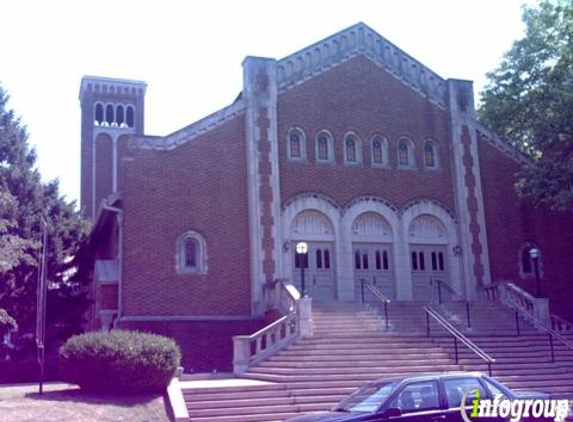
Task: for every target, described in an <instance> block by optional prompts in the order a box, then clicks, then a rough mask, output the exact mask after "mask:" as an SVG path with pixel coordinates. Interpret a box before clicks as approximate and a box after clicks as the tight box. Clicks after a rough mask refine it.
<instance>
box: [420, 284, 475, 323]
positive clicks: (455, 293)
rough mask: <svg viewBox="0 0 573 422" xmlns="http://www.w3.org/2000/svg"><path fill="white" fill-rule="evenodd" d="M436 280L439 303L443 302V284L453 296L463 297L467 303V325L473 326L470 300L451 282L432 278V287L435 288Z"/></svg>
mask: <svg viewBox="0 0 573 422" xmlns="http://www.w3.org/2000/svg"><path fill="white" fill-rule="evenodd" d="M434 282H436V283H437V284H438V303H439V304H442V303H443V302H442V286H444V287H445V288H446V290H447V291H448V292H449V293H450V295H451V296H452V297H455V298H457V299H463V301H464V302H465V304H466V322H467V327H468V329H469V328H472V322H471V317H470V302H469V300H467V299H465V298H464V297H463V296H462V295H461V294H459V293H458V292H457V291H456V290H455V289H454V288H453V287H452V286H451V285H450V284H449V283H447V282H445V281H443V280H440V279H433V278H430V289H432V288H433V285H434Z"/></svg>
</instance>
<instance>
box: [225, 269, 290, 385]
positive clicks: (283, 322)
mask: <svg viewBox="0 0 573 422" xmlns="http://www.w3.org/2000/svg"><path fill="white" fill-rule="evenodd" d="M273 284H274V287H271V286H270V285H269V289H274V291H271V290H269V291H268V292H267V293H266V295H268V296H267V299H268V300H270V301H271V302H269V303H272V302H274V304H275V306H276V309H277V310H279V311H280V310H281V309H285V310H286V315H284V316H283V317H281V318H279V319H277V320H276V321H274V322H272V323H271V324H269V325H267V326H266V327H264V328H262V329H260V330H259V331H257V332H256V333H254V334H251V335H239V336H234V337H233V367H234V372H235V374H241V373H243V372H245V371H247V370H248V369H249V367H250V366H252V365H255V364H256V363H259V362H261V361H263V360H265V359H267V358H269V357H270V356H272V355H273V354H275V353H276V352H278V351H279V350H282V349H284V348H285V347H287V346H288V345H289V344H291V343H292V342H294V341H295V340H297V339H298V338H299V337H300V312H299V311H300V306H299V305H300V302H299V300H300V293H299V292H298V290H297V289H296V287H294V286H293V285H292V284H287V283H285V282H283V281H280V280H279V281H277V282H273ZM271 298H272V299H271ZM268 306H269V304H267V307H268Z"/></svg>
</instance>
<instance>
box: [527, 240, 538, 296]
mask: <svg viewBox="0 0 573 422" xmlns="http://www.w3.org/2000/svg"><path fill="white" fill-rule="evenodd" d="M529 256H530V257H531V259H532V261H533V268H534V269H535V296H536V297H541V284H540V283H539V257H540V256H541V251H540V250H539V249H537V248H531V249H530V250H529Z"/></svg>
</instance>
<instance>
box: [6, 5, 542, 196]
mask: <svg viewBox="0 0 573 422" xmlns="http://www.w3.org/2000/svg"><path fill="white" fill-rule="evenodd" d="M532 1H533V0H431V1H430V0H393V1H389V0H352V1H349V0H345V1H339V0H330V1H322V0H289V1H276V0H242V1H238V0H235V1H233V0H209V1H204V0H187V1H183V0H161V1H152V0H139V1H131V0H95V1H93V0H75V1H68V0H50V1H45V0H19V1H12V0H3V1H2V0H0V13H1V14H0V40H1V41H0V84H2V87H3V88H4V89H5V90H6V91H8V93H9V95H10V97H11V100H10V102H9V104H8V106H9V108H12V109H14V110H15V112H16V114H17V115H18V116H20V117H21V119H22V123H24V124H25V125H26V126H27V129H28V132H29V134H30V143H31V144H32V145H33V146H34V147H35V148H36V151H37V154H38V168H39V170H40V173H41V174H42V177H43V179H44V180H46V181H47V180H52V179H55V178H58V179H59V180H60V187H61V191H62V193H63V194H64V195H65V196H66V197H67V199H68V200H77V199H78V198H79V179H80V107H79V100H78V94H79V87H80V82H81V78H82V76H84V75H95V76H107V77H117V78H125V79H135V80H143V81H146V82H147V84H148V87H147V95H146V103H145V114H146V116H145V132H146V134H149V135H167V134H169V133H172V132H174V131H176V130H178V129H180V128H182V127H184V126H187V125H189V124H191V123H193V122H194V121H196V120H199V119H201V118H202V117H204V116H206V115H208V114H210V113H212V112H214V111H217V110H218V109H220V108H223V107H225V106H227V105H229V104H230V103H231V102H232V101H233V100H234V99H235V97H236V96H237V94H238V93H239V92H240V91H241V88H242V87H241V84H242V68H241V63H242V61H243V59H244V58H245V57H246V56H249V55H250V56H263V57H272V58H276V59H280V58H282V57H285V56H287V55H289V54H292V53H294V52H296V51H298V50H300V49H303V48H304V47H306V46H308V45H310V44H312V43H314V42H316V41H319V40H321V39H323V38H326V37H328V36H330V35H332V34H334V33H336V32H338V31H340V30H342V29H345V28H347V27H349V26H351V25H353V24H355V23H357V22H364V23H365V24H367V25H368V26H370V27H371V28H372V29H373V30H375V31H376V32H378V33H379V34H380V35H382V36H383V37H385V38H386V39H388V40H389V41H390V42H392V43H394V44H395V45H397V46H398V47H399V48H400V49H402V50H403V51H405V52H406V53H408V54H410V55H411V56H413V57H414V58H415V59H417V60H418V61H420V62H421V63H423V64H424V65H426V66H427V67H429V68H430V69H432V70H433V71H434V72H436V73H438V74H439V75H440V76H442V77H443V78H446V79H447V78H456V79H467V80H473V81H474V90H475V92H476V98H477V94H478V93H479V92H480V91H481V90H482V88H483V86H484V84H485V83H486V73H487V72H489V71H492V70H493V69H495V68H496V67H497V65H498V64H499V63H500V61H501V59H502V56H503V53H504V52H506V51H507V50H508V49H509V48H510V47H511V45H512V43H513V41H514V40H516V39H519V38H521V37H522V36H523V31H524V25H523V23H522V21H521V6H522V5H523V3H525V2H527V4H531V3H532Z"/></svg>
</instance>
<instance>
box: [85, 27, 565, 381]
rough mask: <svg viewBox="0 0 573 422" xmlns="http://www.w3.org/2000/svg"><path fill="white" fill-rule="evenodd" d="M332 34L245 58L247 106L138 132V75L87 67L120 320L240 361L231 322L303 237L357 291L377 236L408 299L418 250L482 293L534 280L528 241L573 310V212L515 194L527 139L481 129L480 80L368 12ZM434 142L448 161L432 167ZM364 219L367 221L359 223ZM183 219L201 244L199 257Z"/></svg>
mask: <svg viewBox="0 0 573 422" xmlns="http://www.w3.org/2000/svg"><path fill="white" fill-rule="evenodd" d="M373 40H377V41H376V43H375V42H374V41H373ZM321 43H322V44H320V45H318V44H317V45H315V46H312V47H311V48H309V49H306V50H303V51H302V52H298V53H295V54H294V55H292V56H289V57H287V58H285V59H283V60H280V61H275V60H273V59H263V58H247V59H246V60H245V63H244V64H243V66H244V69H245V84H244V89H243V92H242V94H241V95H240V96H239V97H238V98H237V100H236V101H235V103H233V104H232V105H230V106H229V107H227V108H225V109H222V110H220V111H219V112H217V113H215V114H213V115H211V116H208V117H206V118H205V119H202V120H200V121H199V122H196V123H194V124H192V125H190V126H188V127H185V128H183V129H181V130H179V131H177V132H174V133H173V134H171V135H167V136H165V137H151V136H144V135H143V132H142V130H143V114H142V111H143V93H142V91H137V90H138V89H141V88H140V86H141V83H138V82H131V81H122V80H117V81H116V82H114V80H107V79H101V78H86V80H84V83H83V85H82V89H83V91H82V92H83V93H84V94H83V97H82V111H83V115H82V124H83V130H82V136H83V138H82V142H83V144H82V145H83V146H82V205H83V207H84V208H85V209H86V210H88V211H89V210H90V209H91V207H92V206H94V205H93V203H92V202H91V201H92V199H90V198H92V196H93V197H94V198H95V199H96V204H95V206H97V204H98V203H99V201H100V200H101V199H104V198H106V197H107V199H106V201H104V202H103V203H102V207H101V208H100V214H99V220H97V221H96V226H95V228H94V233H95V234H94V236H95V237H96V238H97V241H96V242H95V243H97V245H99V246H97V247H96V248H95V251H94V256H95V259H96V260H115V262H117V264H118V265H117V268H118V269H119V270H118V271H119V272H118V274H117V275H112V276H110V275H109V274H107V275H106V276H107V277H108V278H109V277H112V280H106V283H108V284H109V283H111V285H107V284H101V285H99V284H98V280H95V281H94V285H96V286H99V287H97V289H95V291H97V292H99V293H98V297H100V299H101V303H100V304H99V308H98V309H101V310H107V311H113V312H114V314H113V317H112V316H110V315H109V313H108V314H106V315H105V318H107V320H106V321H107V326H110V325H111V324H112V323H113V324H115V326H119V327H125V328H135V329H141V330H146V331H155V332H159V333H163V334H166V335H170V336H173V337H174V338H176V339H177V341H178V342H179V344H180V345H181V347H182V349H183V352H184V365H185V366H186V367H187V368H188V369H193V370H194V371H206V370H212V369H218V370H228V369H230V366H231V358H232V349H231V348H232V341H231V337H232V336H233V335H237V334H249V333H252V332H253V331H254V330H256V329H258V328H260V327H261V326H262V325H263V324H264V312H263V311H264V310H265V309H266V308H265V304H264V303H263V301H264V298H263V294H262V291H263V284H264V283H265V282H266V281H270V280H273V279H276V278H287V279H293V278H294V276H293V274H294V273H293V268H292V266H293V261H294V260H293V259H292V258H293V253H294V252H293V243H294V242H296V241H299V240H301V239H307V238H308V239H309V241H314V242H318V244H321V245H323V246H321V247H328V248H330V249H329V251H331V253H332V255H330V256H329V260H331V262H332V265H330V264H329V270H331V272H330V273H329V274H331V275H330V277H332V279H333V280H332V285H333V286H334V287H333V290H332V295H333V298H334V299H337V300H354V299H355V298H354V284H355V280H354V273H353V271H354V270H355V268H354V260H353V254H354V250H355V249H354V248H356V247H357V246H356V245H361V244H363V243H364V242H366V243H367V244H369V245H374V246H372V247H379V246H380V245H382V246H383V247H384V248H386V249H384V250H385V251H386V253H388V255H387V257H389V258H388V260H389V267H390V269H391V272H390V274H391V277H393V278H392V282H393V283H395V285H396V287H397V289H396V290H397V292H398V293H397V299H398V300H412V299H417V297H416V295H417V294H420V293H419V291H422V290H423V289H422V290H420V289H418V290H416V288H415V287H413V286H414V285H415V283H417V282H418V283H420V280H421V283H422V284H421V285H422V287H424V286H425V284H427V283H426V282H427V280H426V279H425V278H424V277H425V276H426V274H422V275H420V272H419V271H418V270H419V268H416V269H415V270H416V271H418V273H416V274H414V273H415V271H414V269H412V268H413V267H412V266H411V263H410V261H409V259H410V256H411V255H410V253H411V252H410V251H411V250H412V251H413V250H414V249H411V248H414V247H418V249H416V250H426V249H427V250H428V251H429V250H430V249H431V248H433V247H435V248H436V249H435V251H439V253H440V254H443V256H444V260H445V262H446V268H442V270H443V271H444V277H448V278H447V279H448V280H449V281H450V282H451V283H452V285H454V286H457V287H459V288H460V291H463V292H465V294H467V296H468V297H469V298H472V299H475V298H477V297H478V296H479V295H478V293H479V290H480V289H481V288H482V287H483V286H484V285H486V284H488V283H489V282H490V281H491V282H498V281H513V282H517V283H518V284H520V285H522V286H524V287H525V288H526V289H528V290H529V291H533V281H532V280H531V277H529V278H528V279H525V280H524V279H522V277H520V272H519V251H520V247H521V246H522V245H523V244H524V243H525V242H532V243H534V244H535V245H537V246H538V247H539V248H540V249H541V250H542V253H543V292H544V293H545V294H546V295H547V296H548V297H550V298H551V307H552V310H553V311H554V312H557V313H560V314H562V315H563V316H567V317H569V318H573V314H571V311H570V310H569V308H568V307H567V297H568V295H570V294H571V288H570V286H569V285H568V279H567V277H568V274H571V273H572V272H573V260H572V259H569V257H570V256H571V254H572V253H573V244H572V242H571V239H570V236H567V235H566V234H567V233H571V232H573V219H572V218H571V216H570V215H565V214H558V213H552V212H549V211H546V210H536V209H534V208H532V207H531V206H530V205H528V204H524V203H522V202H521V201H519V200H518V199H517V197H516V195H515V191H514V187H513V185H514V173H515V172H516V171H517V170H518V168H519V165H520V163H519V157H518V154H516V153H515V151H513V150H512V149H511V147H509V146H507V145H505V144H503V143H500V142H501V141H499V140H497V139H496V140H495V141H494V140H491V139H486V138H487V136H489V135H484V134H482V133H480V132H479V125H477V123H476V122H475V114H474V112H473V107H472V106H470V105H469V104H470V103H469V102H468V101H469V98H470V97H471V95H473V94H472V93H471V92H470V91H471V89H472V88H471V83H469V82H466V81H453V80H448V81H446V80H443V79H441V78H440V77H439V76H438V75H436V74H434V73H433V72H431V71H430V70H429V69H427V68H425V67H424V66H423V65H422V64H421V63H418V62H416V61H415V60H414V59H412V58H411V57H409V56H407V55H406V54H405V53H403V52H401V51H400V50H399V49H397V47H395V46H392V45H391V44H390V43H388V42H387V41H386V40H384V39H383V38H382V37H380V36H379V35H377V34H375V33H374V32H373V31H372V30H370V29H369V28H367V27H366V26H365V25H363V24H359V25H356V26H354V27H352V28H349V29H348V30H346V31H343V32H341V33H340V34H336V35H334V36H333V37H331V38H329V39H326V40H323V41H321ZM90 84H96V85H97V84H103V85H104V86H105V85H106V84H108V85H109V84H111V85H114V84H119V86H120V87H124V88H120V89H119V91H120V92H123V93H124V94H125V95H119V96H118V94H117V90H118V88H116V91H115V93H114V94H113V95H112V94H110V93H109V90H108V91H107V93H108V94H109V98H107V97H106V96H105V95H104V92H103V88H102V89H100V94H98V95H99V96H96V97H97V98H95V97H93V92H94V88H93V87H92V88H91V89H90V88H89V87H90ZM122 84H123V85H122ZM132 86H133V89H134V90H135V91H131V89H132V88H131V87H132ZM138 92H139V94H137V93H138ZM132 94H137V95H132ZM92 97H93V98H92ZM456 99H458V100H456ZM460 99H461V100H460ZM97 101H100V102H102V103H104V104H107V103H109V102H113V101H115V102H118V103H119V102H121V104H136V105H138V107H139V106H140V108H136V127H134V128H126V127H115V126H114V127H109V128H108V129H106V126H105V125H104V126H103V127H101V126H99V127H98V128H97V133H99V135H96V131H95V129H94V127H91V126H90V122H92V120H93V118H92V115H93V114H92V113H93V110H92V109H91V108H90V107H93V106H94V104H96V103H97ZM130 101H131V102H130ZM114 104H115V103H114ZM92 123H93V122H92ZM293 128H298V129H297V130H300V131H301V133H304V135H305V137H306V143H305V144H304V145H305V148H306V150H305V151H304V154H303V159H300V160H293V159H291V158H292V157H289V154H288V152H287V151H288V148H289V144H288V139H287V134H288V133H289V130H291V129H293ZM106 130H107V131H109V133H110V134H109V136H108V135H107V132H106ZM322 130H327V131H328V132H329V133H330V134H332V142H333V144H332V147H333V151H334V159H333V160H332V161H331V162H328V163H324V162H319V160H317V157H316V152H315V151H316V147H315V137H316V135H317V133H319V132H320V131H322ZM347 133H352V134H353V135H354V136H356V137H357V138H358V139H359V147H360V148H361V157H362V159H361V161H360V162H359V163H357V164H352V165H349V164H347V163H345V158H344V136H345V135H346V134H347ZM375 135H379V136H381V137H383V138H384V139H385V140H386V141H387V143H388V149H387V151H386V152H387V154H388V155H387V157H388V162H387V165H385V166H376V165H374V163H372V158H371V157H372V151H371V139H372V137H373V136H375ZM90 137H92V138H93V141H94V142H95V144H90V142H91V139H92V138H90ZM401 137H407V138H409V139H411V141H412V142H413V160H414V164H413V165H411V166H409V168H401V167H400V166H399V164H398V152H399V151H398V147H397V145H398V140H399V139H400V138H401ZM429 139H430V140H432V141H433V142H435V145H437V149H436V150H435V153H434V154H436V156H434V159H436V160H437V162H438V165H437V166H436V167H437V168H431V167H432V166H430V165H427V164H426V155H425V154H427V152H426V150H425V147H424V145H425V141H426V140H429ZM94 145H95V146H94ZM90 151H95V152H96V156H97V157H98V158H97V160H96V166H97V168H96V171H95V172H94V168H93V167H92V163H93V157H92V155H90V154H92V152H90ZM508 151H509V152H508ZM512 151H513V152H512ZM114 162H115V163H116V164H117V167H116V168H115V170H114V167H113V163H114ZM92 175H95V183H93V181H92V179H91V177H92ZM114 184H115V189H114ZM113 190H115V191H116V192H115V193H113V194H112V191H113ZM110 194H112V195H110ZM305 213H306V214H305ZM93 215H94V217H95V216H97V215H98V214H97V213H94V214H93ZM305 215H306V216H307V217H305V218H307V219H306V220H304V221H302V220H300V221H302V223H301V222H300V221H299V220H297V218H298V217H300V216H305ZM363 216H366V217H368V218H370V220H368V221H370V223H369V224H370V226H367V225H365V226H357V224H358V223H359V222H360V217H363ZM297 224H300V225H299V226H297ZM321 224H322V225H321ZM361 227H371V230H373V232H372V233H374V232H375V230H380V231H379V232H376V233H378V234H377V236H378V235H379V237H378V238H373V237H372V236H371V235H372V233H365V232H361V231H360V230H362V229H361ZM304 230H307V231H306V232H305V231H304ZM186 233H191V234H192V239H195V240H193V242H195V241H196V243H193V242H192V243H191V244H190V246H189V247H190V248H191V250H192V251H193V252H192V253H191V252H189V254H190V256H191V258H190V259H191V260H190V261H189V262H188V263H187V261H186V260H187V259H188V258H187V253H188V252H187V249H185V248H187V246H186V244H185V243H181V239H182V236H184V235H185V234H186ZM486 233H487V236H485V234H486ZM369 236H370V237H369ZM321 242H322V243H321ZM361 242H362V243H361ZM368 242H369V243H368ZM114 245H115V246H114ZM324 245H326V246H324ZM98 248H99V249H98ZM193 248H196V249H193ZM424 248H426V249H424ZM428 248H430V249H428ZM197 251H198V252H197ZM416 253H418V252H416ZM420 253H421V252H420ZM428 253H430V252H428ZM433 253H438V252H433ZM193 254H194V255H193ZM385 256H386V255H385ZM429 256H430V255H428V257H429ZM440 256H442V255H440ZM325 259H326V258H325ZM199 261H200V262H199ZM372 262H373V261H372ZM186 265H189V268H188V270H189V271H186V270H185V266H186ZM321 265H322V264H321ZM372 265H373V264H372ZM427 265H428V267H429V266H430V263H429V261H428V264H427ZM182 266H183V267H182ZM114 277H115V279H114ZM416 277H417V278H416ZM96 278H97V274H96ZM114 283H115V284H114ZM418 287H419V286H418ZM98 289H99V290H98ZM418 299H419V298H418ZM114 301H115V308H113V302H114ZM102 315H103V314H102ZM101 318H102V322H101V324H102V325H103V326H106V323H105V321H104V316H102V317H101ZM110 318H113V319H110Z"/></svg>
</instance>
